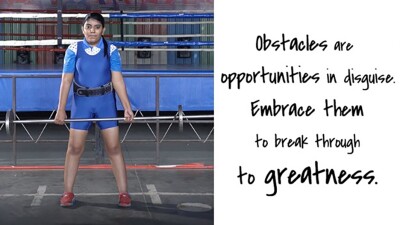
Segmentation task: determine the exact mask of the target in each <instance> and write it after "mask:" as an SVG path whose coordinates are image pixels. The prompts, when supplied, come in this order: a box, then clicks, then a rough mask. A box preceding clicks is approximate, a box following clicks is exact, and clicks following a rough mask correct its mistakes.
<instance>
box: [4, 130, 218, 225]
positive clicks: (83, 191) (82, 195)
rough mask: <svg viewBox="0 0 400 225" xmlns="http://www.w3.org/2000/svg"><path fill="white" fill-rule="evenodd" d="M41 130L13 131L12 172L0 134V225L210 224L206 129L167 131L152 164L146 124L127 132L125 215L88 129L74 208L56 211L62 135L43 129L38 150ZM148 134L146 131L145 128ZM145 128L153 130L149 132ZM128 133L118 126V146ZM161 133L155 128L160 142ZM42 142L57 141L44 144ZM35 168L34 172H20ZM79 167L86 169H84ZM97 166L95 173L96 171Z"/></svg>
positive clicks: (63, 146) (8, 148)
mask: <svg viewBox="0 0 400 225" xmlns="http://www.w3.org/2000/svg"><path fill="white" fill-rule="evenodd" d="M43 126H44V125H43V124H42V125H39V124H36V125H33V124H31V125H29V126H27V127H26V128H27V130H28V132H29V134H30V136H32V137H33V139H34V141H32V140H31V139H30V136H29V135H28V132H26V131H25V129H24V128H23V127H22V126H17V134H18V135H17V137H18V140H19V141H18V142H17V167H13V159H12V158H13V152H12V143H11V142H10V141H9V140H10V139H11V137H9V136H7V135H5V131H4V128H3V129H1V130H0V134H1V135H0V137H1V138H0V141H1V142H0V146H1V148H0V179H1V182H0V224H154V225H158V224H161V225H164V224H165V225H167V224H168V225H173V224H213V219H214V206H213V205H214V194H213V190H214V171H213V141H212V140H213V136H212V127H213V125H211V124H193V126H194V128H195V130H196V132H197V133H198V135H199V136H200V137H201V139H205V137H207V136H208V135H209V134H210V131H211V136H210V140H208V141H206V142H203V141H170V140H176V139H178V140H179V139H182V140H189V139H190V140H191V139H194V140H195V139H197V138H198V137H197V135H196V134H195V132H194V131H193V130H192V129H191V127H190V126H188V125H185V126H184V132H183V133H180V132H179V131H178V125H177V124H174V125H173V126H172V127H171V129H170V130H169V132H168V133H167V135H166V137H165V139H164V141H163V142H162V143H161V144H160V154H159V156H160V158H159V163H158V164H156V160H155V156H156V151H155V143H154V142H152V141H141V140H142V139H151V137H152V134H151V131H150V130H149V128H148V126H147V125H146V124H135V125H133V126H132V128H131V130H130V131H129V132H128V135H127V138H126V140H125V141H124V142H123V143H122V149H123V152H124V155H125V160H126V162H127V165H128V166H129V167H128V168H129V169H128V183H129V184H128V185H129V192H130V193H131V196H132V207H130V208H128V209H121V208H118V207H117V202H118V193H117V187H116V184H115V180H114V176H113V174H112V171H111V170H110V169H109V168H104V166H103V165H108V159H107V156H106V155H105V157H104V158H101V157H100V158H99V155H98V152H96V151H98V150H95V149H94V146H95V144H96V143H94V142H93V141H91V140H93V138H94V136H95V132H94V128H93V129H92V130H91V131H90V133H89V136H88V142H87V145H86V149H85V153H84V155H83V156H82V160H81V166H82V168H86V169H80V170H79V172H78V176H77V180H76V184H75V186H74V187H75V189H74V192H75V193H76V195H77V196H76V200H77V201H76V204H75V206H73V207H71V208H62V207H60V206H59V202H58V200H59V197H60V196H61V194H62V192H63V170H62V165H63V161H64V157H65V150H66V145H67V142H66V141H65V140H64V139H66V138H67V137H68V131H67V129H66V128H65V127H63V126H56V125H50V124H49V125H48V126H47V127H46V129H45V131H44V132H43V133H42V136H41V137H40V140H39V141H38V143H35V140H36V139H37V138H38V136H39V134H40V133H41V131H42V128H43ZM151 126H153V125H151ZM152 128H153V127H152ZM127 129H128V126H127V125H126V124H123V125H121V139H122V138H123V136H124V135H125V131H126V130H127ZM167 129H168V125H167V124H163V125H162V126H161V129H160V130H161V134H162V136H163V135H164V132H165V131H166V130H167ZM46 140H60V141H49V142H47V141H46ZM31 165H36V166H39V167H38V168H27V167H25V168H24V167H23V166H31ZM85 166H90V168H89V169H88V167H85ZM102 166H103V167H102Z"/></svg>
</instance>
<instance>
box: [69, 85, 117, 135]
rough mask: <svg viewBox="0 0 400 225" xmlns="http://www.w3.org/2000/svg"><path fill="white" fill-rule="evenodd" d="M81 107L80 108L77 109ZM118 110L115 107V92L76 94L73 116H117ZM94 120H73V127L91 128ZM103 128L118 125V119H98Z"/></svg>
mask: <svg viewBox="0 0 400 225" xmlns="http://www.w3.org/2000/svg"><path fill="white" fill-rule="evenodd" d="M77 109H79V110H77ZM115 117H117V110H116V107H115V95H114V92H109V93H107V94H105V95H98V96H90V97H86V96H78V95H74V97H73V100H72V106H71V118H76V119H79V118H115ZM92 123H93V122H71V124H70V126H71V128H72V129H77V130H89V128H90V126H91V125H92ZM96 123H97V125H98V126H99V127H100V129H101V130H104V129H107V128H111V127H116V126H118V121H116V120H112V121H97V122H96Z"/></svg>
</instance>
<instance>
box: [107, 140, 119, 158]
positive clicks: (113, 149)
mask: <svg viewBox="0 0 400 225" xmlns="http://www.w3.org/2000/svg"><path fill="white" fill-rule="evenodd" d="M106 151H107V154H108V155H109V156H114V155H119V154H121V146H120V144H119V143H115V144H112V145H108V146H106Z"/></svg>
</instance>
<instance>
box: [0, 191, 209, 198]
mask: <svg viewBox="0 0 400 225" xmlns="http://www.w3.org/2000/svg"><path fill="white" fill-rule="evenodd" d="M129 194H130V195H133V196H135V195H150V196H151V195H154V192H144V193H142V192H130V193H129ZM61 195H62V193H61V192H60V193H43V194H41V195H40V196H42V197H46V196H49V197H52V196H57V197H59V196H61ZM75 195H76V196H117V195H118V193H75ZM157 195H159V196H162V195H166V196H167V195H169V196H213V195H214V193H207V192H205V193H196V192H194V193H185V192H157ZM35 196H38V193H36V194H0V198H7V197H35Z"/></svg>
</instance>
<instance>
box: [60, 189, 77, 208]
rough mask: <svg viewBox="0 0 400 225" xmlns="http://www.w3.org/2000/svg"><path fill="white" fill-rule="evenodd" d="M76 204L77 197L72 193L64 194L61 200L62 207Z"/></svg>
mask: <svg viewBox="0 0 400 225" xmlns="http://www.w3.org/2000/svg"><path fill="white" fill-rule="evenodd" d="M74 203H75V195H74V193H72V192H64V193H63V195H62V196H61V198H60V206H62V207H70V206H73V205H74Z"/></svg>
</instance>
